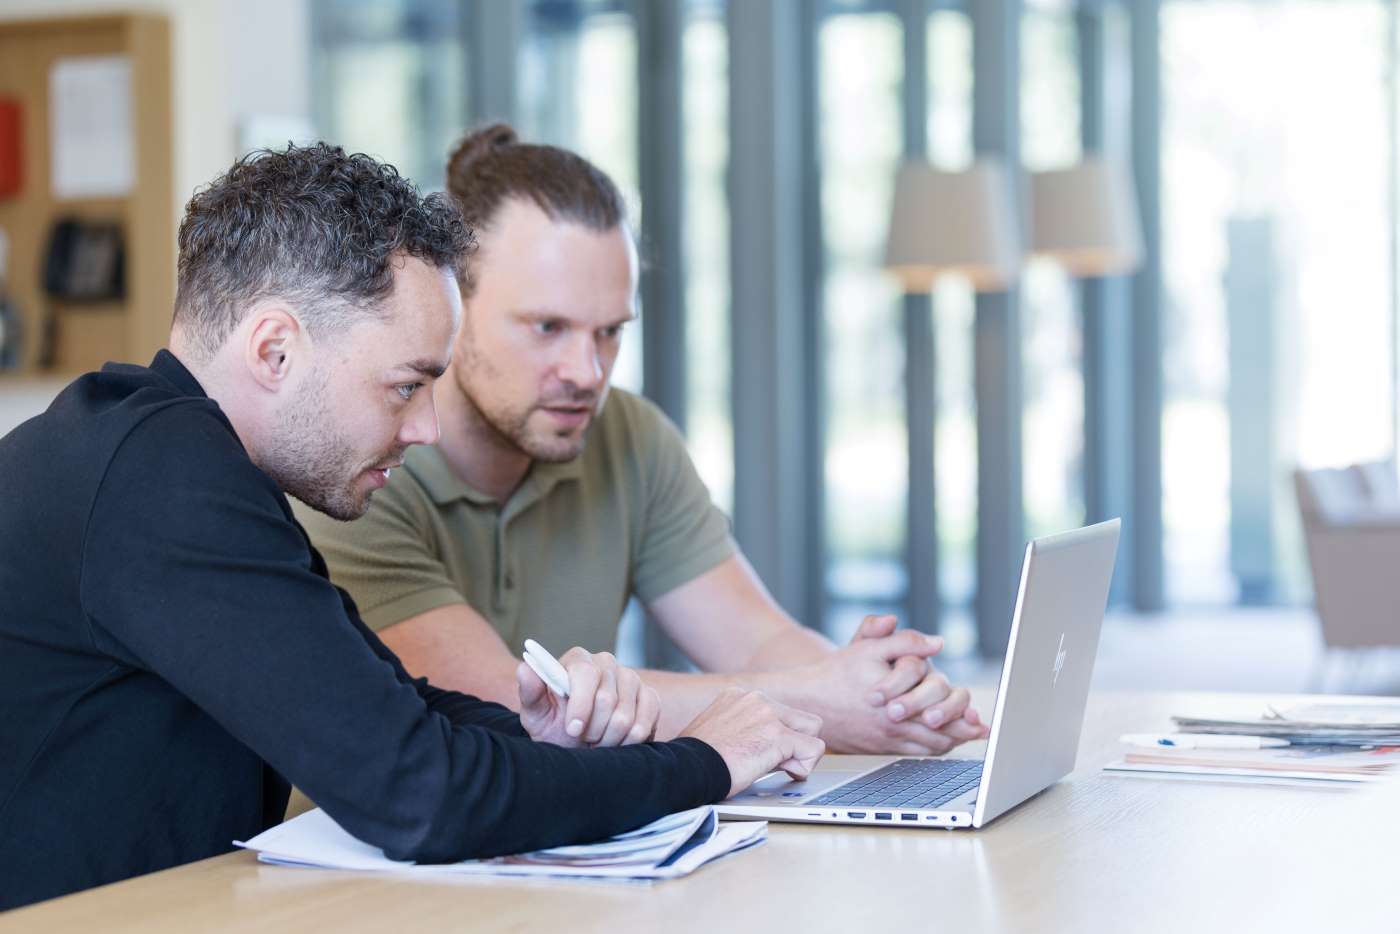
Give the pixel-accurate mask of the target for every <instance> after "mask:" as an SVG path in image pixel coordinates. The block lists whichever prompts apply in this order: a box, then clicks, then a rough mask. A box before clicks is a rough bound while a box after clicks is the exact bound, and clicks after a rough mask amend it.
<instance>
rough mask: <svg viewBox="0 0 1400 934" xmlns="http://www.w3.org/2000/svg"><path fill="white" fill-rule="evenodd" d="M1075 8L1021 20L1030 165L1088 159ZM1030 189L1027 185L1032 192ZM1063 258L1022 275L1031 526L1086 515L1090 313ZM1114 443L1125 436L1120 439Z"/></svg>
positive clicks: (1033, 11)
mask: <svg viewBox="0 0 1400 934" xmlns="http://www.w3.org/2000/svg"><path fill="white" fill-rule="evenodd" d="M1079 120H1080V114H1079V68H1078V56H1077V48H1076V36H1075V23H1074V14H1073V13H1072V12H1071V11H1070V10H1068V9H1066V8H1064V6H1063V5H1061V6H1048V5H1047V6H1040V7H1030V8H1028V9H1027V10H1026V12H1025V14H1024V16H1023V17H1022V20H1021V162H1022V165H1023V167H1024V168H1025V169H1026V170H1027V171H1028V172H1036V171H1044V170H1049V169H1063V168H1068V167H1070V166H1072V165H1074V164H1075V163H1077V162H1078V161H1079V159H1080V155H1081V147H1080V123H1079ZM1024 194H1028V193H1024ZM1076 294H1077V293H1076V288H1075V284H1074V282H1073V281H1072V280H1071V279H1070V277H1069V276H1068V275H1067V274H1066V272H1065V270H1064V267H1062V266H1060V265H1059V264H1058V263H1056V262H1054V261H1051V260H1044V259H1032V260H1031V261H1030V262H1028V263H1027V264H1026V268H1025V272H1024V275H1023V277H1022V279H1021V299H1022V316H1021V321H1022V328H1023V337H1022V345H1021V353H1022V367H1023V371H1022V380H1023V382H1022V386H1023V391H1024V396H1023V399H1024V402H1023V405H1024V409H1023V413H1024V414H1023V418H1024V423H1023V455H1022V458H1023V463H1024V464H1025V470H1024V471H1023V477H1024V479H1023V484H1024V490H1025V493H1024V495H1025V516H1026V535H1027V536H1028V537H1032V538H1033V537H1036V536H1040V535H1046V534H1050V533H1052V532H1059V531H1063V530H1064V529H1069V528H1073V527H1075V526H1077V525H1079V524H1080V523H1081V522H1082V521H1083V519H1084V469H1083V465H1084V378H1083V369H1082V366H1081V347H1080V343H1081V342H1080V338H1081V335H1082V334H1083V320H1082V317H1081V315H1080V309H1079V307H1078V302H1077V300H1076ZM1112 443H1120V444H1121V443H1126V439H1113V442H1112Z"/></svg>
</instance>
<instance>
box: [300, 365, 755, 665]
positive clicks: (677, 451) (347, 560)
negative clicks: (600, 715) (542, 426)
mask: <svg viewBox="0 0 1400 934" xmlns="http://www.w3.org/2000/svg"><path fill="white" fill-rule="evenodd" d="M296 511H297V518H298V519H300V520H301V522H302V524H303V525H304V526H305V527H306V530H307V532H308V533H309V534H310V535H311V539H312V541H313V542H315V544H316V547H317V548H318V549H320V551H321V553H322V554H323V555H324V556H325V558H326V562H327V563H328V564H329V566H330V571H331V579H332V580H333V581H335V583H337V584H339V585H340V586H341V587H344V588H345V589H346V590H348V591H349V592H350V595H351V596H352V597H354V598H355V602H356V604H357V605H358V606H359V609H360V614H361V616H362V617H363V619H364V621H365V622H366V623H367V624H368V625H369V626H371V627H372V628H374V629H383V628H384V627H386V626H392V625H393V624H394V623H398V622H402V621H403V620H405V619H408V618H410V617H413V616H416V615H418V614H420V613H425V612H427V611H428V610H432V609H436V608H437V607H441V606H447V605H450V604H454V603H467V604H470V605H471V606H472V607H473V608H474V609H475V610H476V611H477V612H478V613H480V614H481V615H482V616H484V617H485V618H486V619H487V620H489V621H490V623H491V625H492V626H494V627H495V628H496V631H497V632H499V633H500V635H501V638H502V639H504V640H505V642H506V644H507V645H509V646H510V648H511V650H512V651H513V652H515V653H516V654H519V653H520V652H521V650H522V644H523V643H524V641H525V639H526V638H527V637H530V638H535V639H539V640H541V641H542V642H544V643H545V645H547V646H549V647H550V648H552V649H554V650H555V651H558V652H562V651H564V650H565V649H567V648H569V647H571V646H574V645H581V646H583V647H584V648H587V649H588V650H590V651H604V650H608V651H611V650H612V649H613V648H614V646H615V644H616V641H617V628H618V623H619V622H620V620H621V617H622V613H623V610H624V609H625V608H626V606H627V601H628V598H629V597H630V596H631V595H634V594H635V595H636V596H637V597H638V598H640V599H641V600H642V602H644V603H647V602H650V601H652V600H654V599H656V598H657V597H660V596H662V595H664V594H666V593H668V592H669V591H671V590H673V589H674V588H676V587H678V586H680V585H681V584H684V583H686V582H687V581H690V580H693V579H695V578H696V577H698V576H700V575H701V574H703V573H705V572H706V571H708V570H711V569H712V568H714V567H716V566H717V565H719V564H720V563H722V562H723V561H724V560H726V559H727V558H729V557H730V556H731V555H733V554H734V553H735V545H734V543H733V540H732V539H731V537H730V533H729V520H728V519H727V518H726V517H725V516H724V514H723V513H722V512H720V511H719V509H718V508H716V507H715V505H714V504H713V503H712V502H711V500H710V495H709V492H708V491H707V490H706V489H705V485H704V484H703V483H702V482H701V480H700V477H699V475H698V474H697V473H696V472H695V466H694V464H693V463H692V462H691V460H690V455H689V454H688V453H687V451H686V449H685V443H684V440H683V439H682V438H681V435H680V432H679V431H677V430H676V427H675V426H674V425H672V424H671V422H670V421H669V420H667V418H666V417H665V415H663V414H662V413H661V411H660V410H659V409H658V408H656V406H654V405H653V404H652V403H650V402H648V401H647V400H645V399H642V398H640V397H638V396H634V395H632V394H630V393H626V392H622V391H620V390H613V391H612V392H611V393H610V394H609V396H608V401H607V403H606V404H605V405H604V407H603V411H602V412H601V413H600V414H599V415H598V417H597V419H596V420H595V422H594V424H593V426H592V428H591V429H590V431H589V435H588V440H587V443H586V444H585V445H584V449H583V452H582V453H581V454H580V455H579V456H578V457H577V458H575V459H574V460H572V461H569V462H567V463H560V464H546V463H539V462H536V463H535V464H533V465H532V466H531V468H530V471H529V473H527V474H526V476H525V479H524V481H523V482H522V483H521V485H520V486H519V487H518V488H517V489H516V490H515V492H514V493H513V494H512V495H511V497H510V498H509V499H508V500H507V501H506V502H505V503H498V502H496V501H494V500H493V499H491V498H490V497H489V496H486V495H484V494H482V493H480V492H479V491H477V490H474V489H472V488H471V487H470V486H468V485H467V484H466V483H463V482H462V481H461V480H460V479H459V478H458V477H457V476H456V474H454V473H453V471H452V469H451V467H450V466H448V463H447V461H446V459H445V458H444V457H443V455H442V453H441V451H439V450H438V448H436V447H429V446H421V445H420V446H417V447H413V448H410V449H409V450H408V453H407V455H406V456H405V459H404V466H403V468H402V469H400V470H395V471H393V473H392V474H391V475H390V478H389V483H388V485H386V486H385V487H384V488H383V489H382V490H379V491H378V492H376V493H375V494H374V496H373V497H372V500H371V506H370V509H369V512H368V513H366V514H365V516H364V517H363V518H361V519H359V520H356V521H354V522H339V521H336V520H334V519H331V518H329V517H328V516H325V515H323V514H321V513H318V512H315V511H314V510H311V509H308V508H307V507H305V506H304V505H302V504H301V503H297V504H296Z"/></svg>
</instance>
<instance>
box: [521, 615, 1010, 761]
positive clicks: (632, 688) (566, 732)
mask: <svg viewBox="0 0 1400 934" xmlns="http://www.w3.org/2000/svg"><path fill="white" fill-rule="evenodd" d="M896 625H897V621H896V619H895V617H893V616H867V617H865V619H864V620H863V621H862V622H861V625H860V627H859V628H858V629H857V631H856V634H855V636H854V637H853V638H852V639H851V642H850V644H849V645H846V646H845V647H843V648H840V649H837V650H835V651H832V652H830V653H829V654H828V655H827V656H826V657H825V658H823V659H822V660H821V661H819V662H816V663H813V664H809V665H805V666H801V667H798V668H792V669H786V670H784V671H781V672H774V673H771V674H772V675H773V676H774V677H776V678H778V679H779V683H780V684H781V690H775V691H774V693H775V694H778V695H780V696H782V698H783V700H785V701H787V702H788V703H789V704H791V705H792V706H793V707H796V708H799V709H800V710H802V711H807V712H810V713H813V714H816V715H817V716H818V717H819V718H820V720H821V726H820V734H821V738H822V739H824V740H825V741H826V744H827V746H828V747H829V748H830V749H831V750H832V751H834V752H846V753H895V754H899V755H916V756H918V755H941V754H943V753H945V752H947V751H948V750H950V749H952V748H953V747H954V746H957V745H958V744H959V743H964V742H968V741H970V740H976V739H982V738H984V737H986V735H987V733H988V728H987V726H986V725H985V724H984V723H983V722H982V719H981V717H980V716H979V715H978V713H977V711H976V710H975V709H973V708H972V707H971V706H969V702H970V700H971V698H970V696H969V694H968V692H967V689H966V688H954V687H952V685H950V684H949V683H948V679H947V678H946V677H944V676H943V674H942V673H940V672H939V671H938V670H937V669H935V668H933V667H932V666H931V665H930V664H929V661H928V660H929V659H930V658H931V657H932V656H934V655H936V654H937V653H938V652H939V651H941V650H942V648H943V640H942V639H941V638H940V637H938V636H927V635H924V634H923V633H919V632H916V631H914V630H908V629H906V630H899V631H896ZM560 663H561V664H562V665H563V666H564V669H565V671H567V672H568V675H569V686H570V696H569V698H568V699H567V700H564V699H561V698H558V697H556V696H555V695H554V694H553V693H552V692H551V691H550V690H549V688H548V687H546V686H545V684H544V682H543V681H541V680H540V679H539V677H538V676H537V675H535V673H534V672H533V671H531V670H530V669H529V668H528V667H527V666H526V665H524V664H523V663H522V664H521V665H520V666H519V667H518V668H517V670H516V680H517V683H518V687H519V692H520V703H521V714H520V719H521V724H522V725H523V726H524V727H525V730H526V731H527V732H528V733H529V734H530V735H531V736H532V737H533V738H534V739H536V740H541V741H544V742H551V743H555V744H557V745H560V746H570V747H580V746H620V745H626V744H629V743H639V742H647V741H649V740H651V739H653V738H654V737H655V734H656V728H657V722H658V719H659V717H660V713H661V700H660V698H659V696H658V695H657V692H656V691H655V689H653V688H651V687H648V686H647V685H646V684H644V683H643V682H642V680H641V678H640V677H639V676H638V675H637V672H636V671H634V670H632V669H630V668H626V667H624V666H622V665H619V664H618V663H617V659H616V658H614V657H613V656H612V655H611V654H610V653H607V652H597V653H590V652H588V651H586V650H585V649H582V648H573V649H570V650H569V651H568V652H566V653H565V654H564V655H563V656H562V657H561V658H560ZM776 706H778V707H782V705H780V704H779V705H776ZM784 709H786V708H784Z"/></svg>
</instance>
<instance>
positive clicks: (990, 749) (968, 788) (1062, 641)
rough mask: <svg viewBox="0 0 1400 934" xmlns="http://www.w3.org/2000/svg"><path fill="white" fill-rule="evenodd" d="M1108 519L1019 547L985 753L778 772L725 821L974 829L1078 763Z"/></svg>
mask: <svg viewBox="0 0 1400 934" xmlns="http://www.w3.org/2000/svg"><path fill="white" fill-rule="evenodd" d="M1119 524H1120V522H1119V520H1118V519H1112V520H1110V521H1108V522H1101V523H1099V524H1098V525H1091V526H1089V527H1088V528H1083V529H1075V530H1074V531H1072V532H1064V533H1062V534H1060V535H1051V536H1049V537H1047V538H1038V539H1036V540H1034V541H1032V542H1031V543H1030V544H1029V545H1027V546H1026V560H1025V563H1024V564H1023V565H1022V567H1021V586H1020V589H1019V591H1018V592H1017V595H1016V614H1015V616H1014V617H1013V618H1012V621H1011V639H1010V641H1009V642H1008V643H1007V647H1006V661H1005V662H1004V664H1003V666H1002V670H1001V685H1000V687H999V688H998V690H997V699H996V709H995V710H994V711H993V713H992V732H991V735H990V736H989V737H988V739H987V755H986V758H985V759H889V760H887V761H885V762H884V763H882V764H881V765H878V766H876V767H875V768H873V769H869V770H867V771H864V772H849V771H847V772H842V771H829V772H828V771H820V772H817V773H814V774H813V775H812V777H811V778H809V779H808V780H807V781H804V782H795V781H792V780H791V779H789V778H788V777H787V776H786V775H783V774H781V773H775V774H773V775H769V776H767V777H766V778H764V779H762V780H760V781H758V782H756V783H755V784H754V785H753V786H752V787H750V788H749V789H748V790H747V791H745V792H743V793H741V794H738V795H736V796H734V797H733V798H730V799H729V800H728V801H725V802H723V803H722V804H720V805H719V811H720V814H721V815H723V816H725V817H730V818H762V819H766V820H786V821H807V822H813V823H824V824H833V823H834V824H875V825H886V826H898V827H946V828H949V829H956V828H960V827H981V826H982V825H983V824H985V823H987V822H988V821H990V820H993V819H994V818H997V817H999V816H1001V815H1002V814H1005V813H1006V812H1007V811H1009V810H1011V809H1012V808H1014V807H1015V806H1016V805H1018V804H1020V803H1021V802H1022V801H1025V800H1026V799H1027V798H1030V797H1033V796H1034V795H1036V794H1038V793H1039V792H1041V791H1043V790H1045V789H1046V788H1048V787H1050V786H1051V785H1053V784H1054V783H1055V782H1057V781H1059V780H1060V779H1061V778H1063V777H1064V776H1066V775H1068V774H1069V773H1070V771H1071V770H1072V769H1073V768H1074V758H1075V755H1076V754H1077V753H1078V751H1079V733H1080V729H1081V727H1082V726H1083V724H1084V704H1085V702H1086V701H1087V700H1088V697H1089V680H1090V678H1091V677H1092V675H1093V671H1094V654H1095V652H1096V651H1097V649H1098V644H1099V629H1100V627H1101V626H1102V625H1103V614H1104V609H1105V607H1106V606H1107V604H1108V586H1109V582H1110V580H1111V579H1112V577H1113V559H1114V555H1115V554H1116V553H1117V550H1118V531H1119Z"/></svg>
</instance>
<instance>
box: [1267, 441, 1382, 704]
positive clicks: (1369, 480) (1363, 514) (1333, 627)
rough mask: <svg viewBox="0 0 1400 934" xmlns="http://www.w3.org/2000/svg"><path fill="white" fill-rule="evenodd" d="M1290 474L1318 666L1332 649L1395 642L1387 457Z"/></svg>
mask: <svg viewBox="0 0 1400 934" xmlns="http://www.w3.org/2000/svg"><path fill="white" fill-rule="evenodd" d="M1293 480H1294V486H1295V488H1296V490H1297V494H1298V508H1299V510H1300V512H1301V513H1302V517H1303V537H1304V539H1305V540H1306V542H1307V549H1308V564H1309V565H1310V567H1311V569H1312V578H1313V592H1314V594H1315V596H1316V602H1317V616H1318V619H1319V621H1320V622H1321V623H1322V641H1323V645H1324V655H1323V658H1322V664H1323V666H1324V667H1325V665H1326V663H1327V660H1328V657H1329V656H1330V655H1331V653H1332V650H1333V649H1362V648H1374V647H1379V646H1400V475H1397V473H1396V469H1395V463H1394V462H1393V461H1381V462H1377V463H1370V464H1356V465H1354V466H1352V467H1343V468H1334V469H1326V470H1296V471H1294V474H1293ZM1323 675H1325V670H1324V671H1321V672H1319V680H1321V678H1322V676H1323Z"/></svg>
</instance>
